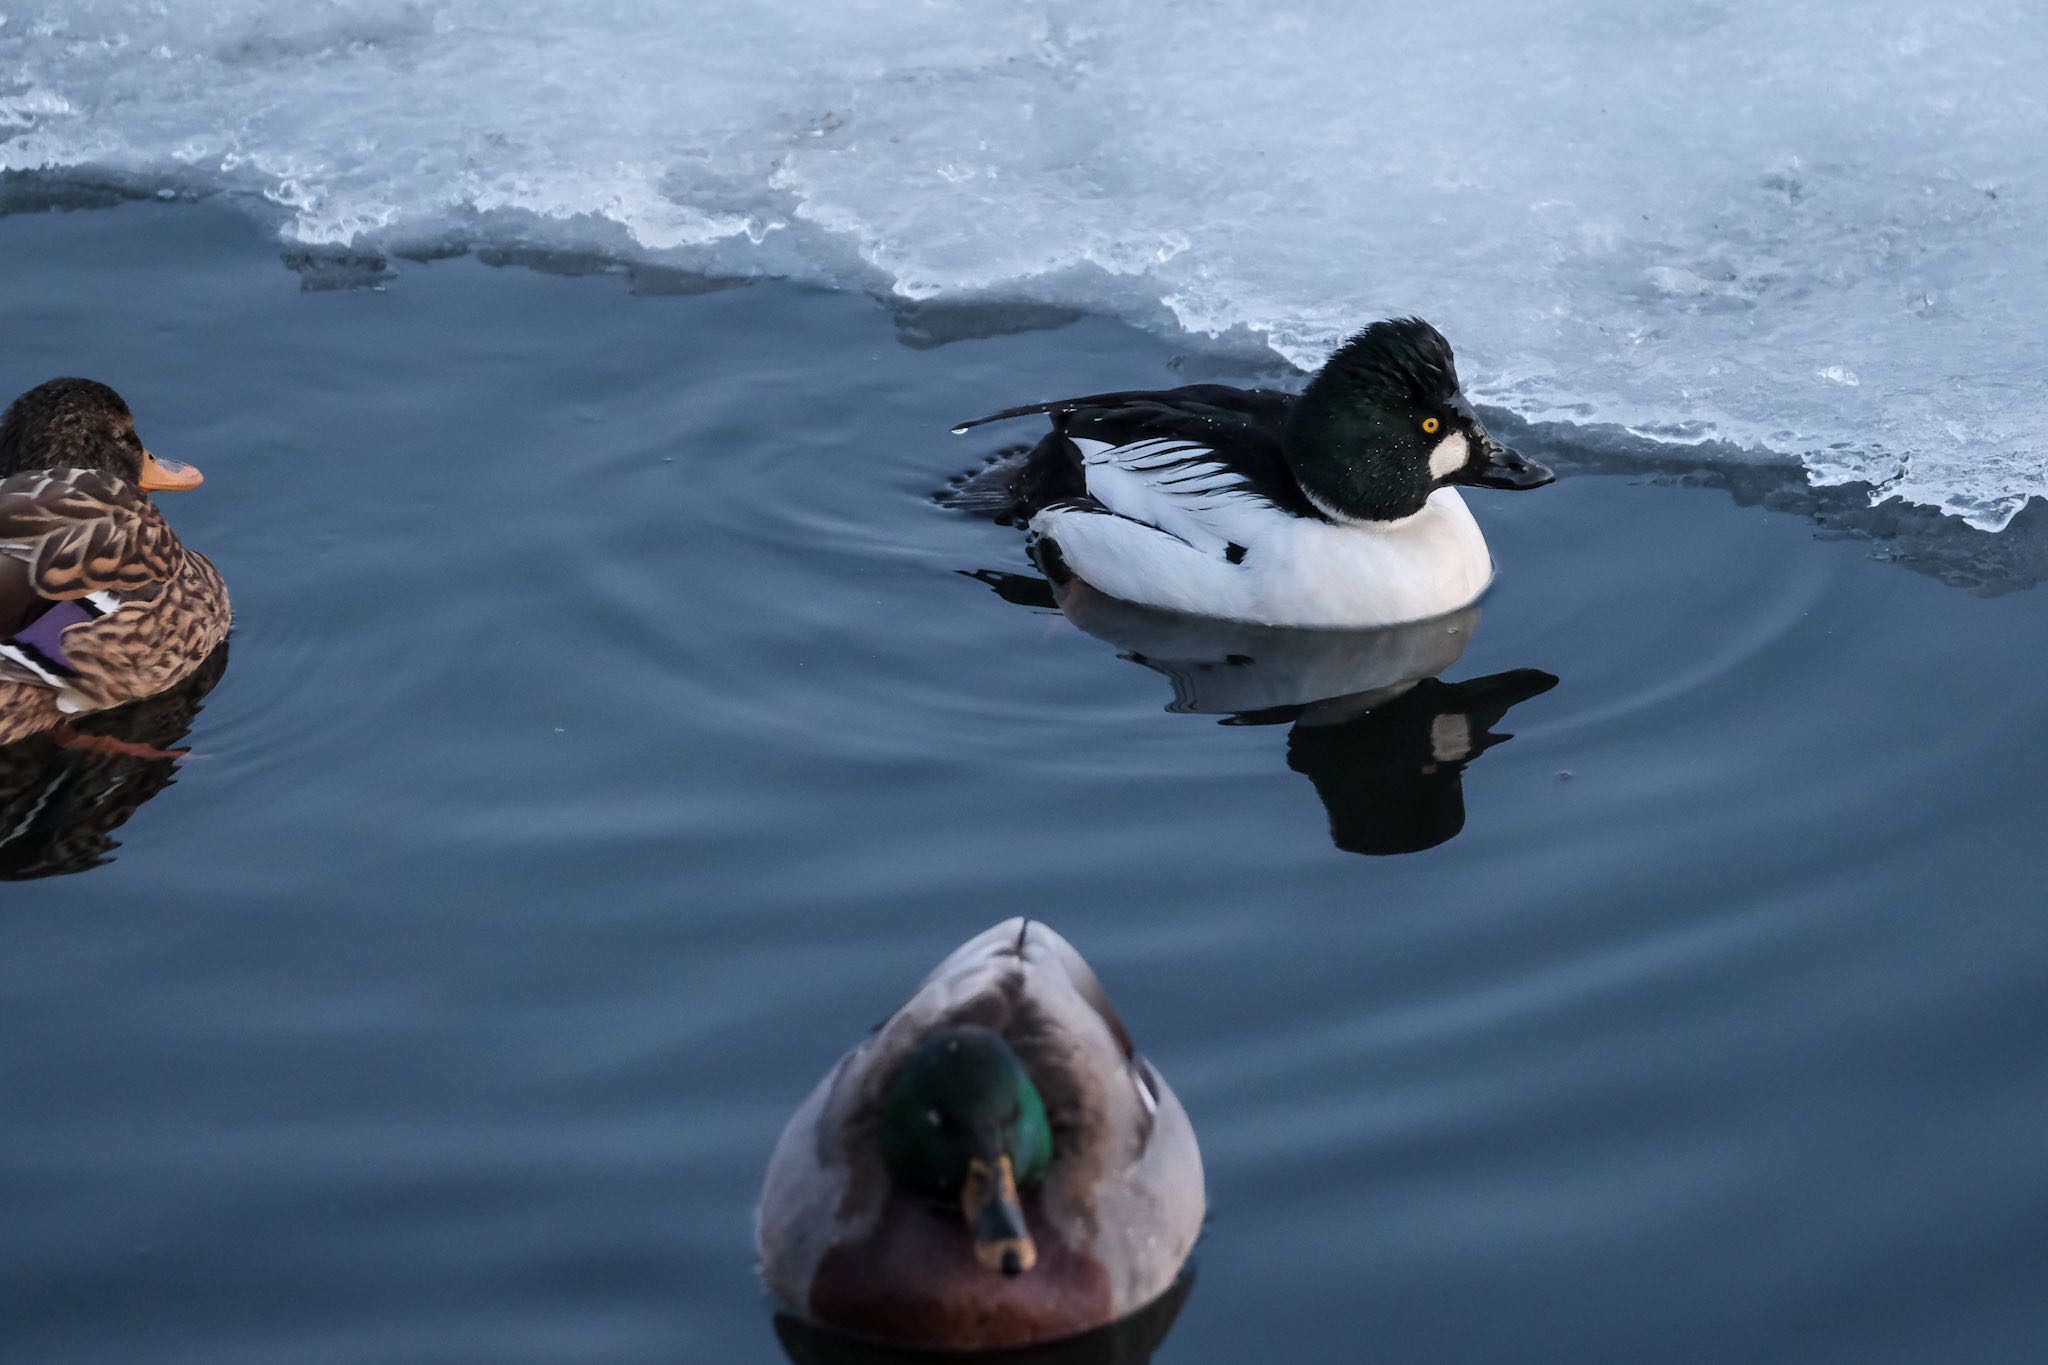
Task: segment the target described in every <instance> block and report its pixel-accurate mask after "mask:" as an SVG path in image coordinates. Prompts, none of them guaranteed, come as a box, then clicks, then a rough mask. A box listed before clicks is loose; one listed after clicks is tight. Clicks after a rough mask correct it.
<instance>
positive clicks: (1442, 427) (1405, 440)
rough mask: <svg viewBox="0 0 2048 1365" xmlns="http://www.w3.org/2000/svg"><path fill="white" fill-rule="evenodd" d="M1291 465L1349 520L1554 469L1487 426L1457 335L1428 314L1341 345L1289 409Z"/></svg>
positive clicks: (1530, 484)
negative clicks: (1461, 371) (1456, 349)
mask: <svg viewBox="0 0 2048 1365" xmlns="http://www.w3.org/2000/svg"><path fill="white" fill-rule="evenodd" d="M1283 445H1284V448H1285V450H1286V453H1287V463H1288V466H1289V467H1290V468H1291V469H1292V470H1293V472H1294V478H1295V481H1296V482H1297V483H1299V484H1300V485H1301V488H1302V491H1303V492H1305V493H1307V494H1308V496H1309V498H1310V500H1311V501H1313V502H1314V503H1315V504H1316V506H1317V507H1319V508H1320V509H1322V511H1323V512H1325V513H1327V514H1328V515H1331V516H1334V517H1336V518H1338V519H1340V520H1346V521H1393V520H1396V519H1398V518H1401V517H1406V516H1413V515H1414V514H1415V513H1417V512H1420V511H1421V510H1422V505H1423V503H1424V502H1426V501H1428V499H1429V495H1430V494H1431V493H1433V492H1435V491H1436V490H1437V489H1439V488H1442V487H1445V486H1446V485H1449V484H1460V483H1462V484H1470V485H1472V486H1474V487H1478V488H1541V487H1542V486H1543V485H1544V484H1546V483H1549V482H1550V481H1551V479H1552V478H1554V477H1555V475H1553V474H1552V473H1551V472H1550V471H1549V470H1548V469H1545V468H1544V467H1543V466H1542V465H1540V464H1537V463H1536V462H1534V461H1533V460H1527V459H1524V458H1523V457H1522V456H1520V455H1517V454H1516V453H1515V452H1514V451H1512V450H1509V449H1508V448H1507V447H1506V446H1503V445H1502V444H1500V442H1498V441H1496V440H1494V439H1493V437H1491V436H1489V435H1487V434H1486V428H1485V427H1484V426H1482V425H1480V421H1479V415H1478V414H1477V413H1475V412H1473V411H1472V404H1471V403H1470V402H1468V401H1467V400H1466V398H1465V393H1464V390H1462V389H1460V388H1459V387H1458V369H1457V365H1456V364H1455V362H1454V361H1453V360H1452V357H1451V345H1450V343H1449V342H1447V341H1445V340H1444V339H1443V334H1442V333H1440V332H1438V331H1437V330H1436V328H1434V327H1432V326H1430V325H1429V324H1428V323H1426V322H1424V321H1423V320H1422V319H1421V318H1394V319H1392V320H1390V321H1386V322H1375V323H1373V324H1372V325H1371V326H1370V327H1368V328H1366V329H1365V330H1364V331H1362V332H1360V333H1358V335H1356V336H1354V337H1352V338H1351V339H1350V340H1349V341H1347V342H1345V343H1344V344H1343V345H1342V346H1340V347H1338V348H1337V351H1336V354H1334V355H1332V356H1331V357H1330V359H1329V361H1328V362H1327V363H1326V364H1324V366H1323V368H1322V371H1321V372H1320V373H1319V374H1317V375H1316V377H1315V378H1314V379H1312V380H1310V381H1309V385H1308V387H1307V388H1306V389H1304V390H1303V391H1302V394H1301V397H1300V398H1298V399H1296V400H1295V403H1294V410H1293V412H1292V413H1290V414H1289V416H1288V419H1287V430H1286V433H1285V435H1284V437H1283Z"/></svg>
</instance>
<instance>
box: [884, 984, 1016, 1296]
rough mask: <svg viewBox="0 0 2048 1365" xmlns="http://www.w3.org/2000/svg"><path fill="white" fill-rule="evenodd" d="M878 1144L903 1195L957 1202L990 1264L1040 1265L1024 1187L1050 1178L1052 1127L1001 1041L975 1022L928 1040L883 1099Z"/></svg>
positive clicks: (1011, 1267)
mask: <svg viewBox="0 0 2048 1365" xmlns="http://www.w3.org/2000/svg"><path fill="white" fill-rule="evenodd" d="M876 1138H877V1141H878V1143H879V1145H880V1147H881V1150H882V1163H883V1164H884V1165H885V1166H886V1167H888V1170H889V1176H890V1178H891V1179H892V1180H894V1181H895V1182H896V1184H897V1186H898V1187H899V1188H901V1189H902V1190H904V1191H905V1192H907V1193H910V1194H913V1195H918V1196H921V1197H923V1198H926V1199H930V1200H933V1201H935V1202H939V1203H956V1202H957V1203H958V1205H959V1207H960V1213H961V1216H962V1217H963V1218H964V1219H965V1220H966V1223H967V1232H968V1235H969V1236H970V1237H971V1238H972V1239H973V1241H974V1255H975V1258H976V1259H977V1260H979V1261H980V1262H981V1264H982V1265H984V1266H986V1267H988V1268H989V1269H990V1270H1000V1271H1001V1272H1002V1273H1003V1274H1005V1275H1021V1274H1023V1273H1024V1272H1025V1271H1027V1270H1029V1269H1031V1267H1032V1266H1033V1265H1035V1264H1036V1263H1037V1261H1038V1249H1037V1247H1036V1246H1035V1245H1034V1244H1033V1242H1032V1240H1031V1232H1030V1229H1029V1228H1028V1227H1027V1226H1026V1225H1025V1222H1024V1210H1023V1206H1022V1204H1021V1203H1020V1202H1019V1200H1018V1195H1017V1189H1018V1187H1019V1186H1020V1185H1021V1186H1024V1187H1025V1188H1029V1187H1031V1186H1033V1185H1036V1184H1037V1183H1038V1182H1039V1181H1041V1180H1043V1179H1044V1178H1045V1172H1046V1168H1047V1167H1048V1166H1049V1165H1051V1164H1052V1125H1051V1123H1050V1122H1048V1121H1047V1119H1046V1115H1045V1100H1044V1099H1043V1098H1042V1097H1041V1096H1040V1095H1039V1093H1038V1087H1037V1086H1036V1085H1034V1084H1032V1081H1031V1075H1030V1073H1029V1072H1027V1071H1025V1069H1024V1064H1023V1063H1022V1062H1020V1061H1018V1060H1017V1054H1016V1053H1014V1052H1012V1051H1011V1050H1010V1045H1009V1044H1008V1043H1006V1042H1004V1041H1003V1039H1002V1035H1000V1034H998V1033H997V1032H995V1030H993V1029H989V1028H984V1027H982V1026H980V1025H978V1024H968V1025H961V1026H958V1027H954V1028H947V1029H941V1030H939V1031H938V1032H936V1033H934V1034H933V1035H932V1036H931V1037H929V1038H927V1039H925V1041H924V1042H923V1043H922V1044H920V1045H919V1047H918V1049H917V1051H915V1052H913V1053H911V1054H910V1056H909V1058H908V1059H907V1060H906V1061H905V1062H904V1063H903V1069H902V1070H901V1071H899V1072H898V1073H897V1075H896V1079H895V1081H894V1082H893V1083H892V1084H891V1085H890V1087H889V1092H888V1094H887V1096H886V1097H885V1098H884V1099H883V1101H882V1109H881V1116H880V1124H879V1126H878V1127H877V1130H876Z"/></svg>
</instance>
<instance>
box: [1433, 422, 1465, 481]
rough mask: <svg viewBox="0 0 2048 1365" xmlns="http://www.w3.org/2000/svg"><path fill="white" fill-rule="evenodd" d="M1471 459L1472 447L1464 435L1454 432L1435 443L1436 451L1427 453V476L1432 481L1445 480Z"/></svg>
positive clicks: (1460, 432)
mask: <svg viewBox="0 0 2048 1365" xmlns="http://www.w3.org/2000/svg"><path fill="white" fill-rule="evenodd" d="M1471 458H1472V446H1471V443H1470V442H1469V441H1467V440H1466V439H1465V433H1464V432H1462V431H1454V432H1452V433H1451V434H1450V435H1448V436H1446V437H1444V438H1443V439H1442V440H1441V441H1438V442H1437V443H1436V449H1434V450H1432V451H1430V452H1429V476H1430V477H1431V478H1433V479H1447V478H1449V477H1450V476H1451V475H1453V474H1455V473H1457V472H1458V471H1459V470H1461V469H1463V468H1464V467H1465V463H1466V461H1468V460H1470V459H1471Z"/></svg>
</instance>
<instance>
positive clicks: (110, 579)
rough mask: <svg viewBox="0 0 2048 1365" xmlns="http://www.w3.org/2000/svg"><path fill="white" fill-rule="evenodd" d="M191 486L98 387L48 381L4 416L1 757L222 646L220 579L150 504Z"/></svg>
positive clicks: (184, 670) (151, 689) (157, 684)
mask: <svg viewBox="0 0 2048 1365" xmlns="http://www.w3.org/2000/svg"><path fill="white" fill-rule="evenodd" d="M199 481H200V478H199V472H198V471H197V470H196V469H193V468H191V467H190V466H187V465H181V464H177V463H175V462H173V461H168V460H160V459H158V458H156V457H155V456H153V455H151V454H150V453H149V451H148V450H146V449H145V448H144V447H143V445H142V442H141V441H140V440H139V439H138V438H137V437H136V434H135V424H134V420H133V418H132V416H131V415H130V414H129V411H128V406H127V404H126V403H124V402H122V401H121V397H120V395H118V394H116V393H115V392H114V391H113V390H112V389H110V388H108V387H107V386H106V385H104V384H97V383H94V382H92V381H90V380H83V379H59V380H52V381H50V382H49V383H47V384H43V385H40V386H38V387H37V388H34V389H31V390H29V391H28V392H27V393H25V394H23V395H22V396H21V397H20V398H18V399H16V400H15V401H14V403H13V404H12V405H11V406H10V407H9V408H8V409H7V411H6V413H5V414H4V415H0V743H11V742H12V741H14V740H17V739H22V738H25V737H26V736H29V735H33V734H38V733H41V732H42V731H45V730H50V729H53V728H54V727H57V726H58V725H60V724H61V723H62V722H63V721H64V719H65V718H66V717H67V716H72V715H77V714H80V713H84V712H90V711H102V710H107V709H109V708H112V707H116V706H121V705H123V704H125V703H127V702H131V701H137V700H140V699H141V698H144V697H150V696H154V695H156V694H157V693H160V692H162V691H164V690H166V689H167V688H170V687H173V686H175V685H177V684H178V683H179V682H180V681H182V680H183V679H184V678H185V677H187V676H188V675H189V674H191V673H192V672H193V671H194V670H195V669H197V668H198V667H199V666H200V664H202V663H203V662H204V661H205V660H206V659H207V657H208V656H209V655H211V654H212V653H213V651H214V649H215V647H216V646H218V645H219V644H220V642H221V641H222V640H223V639H224V638H225V637H226V635H227V632H228V627H229V624H230V623H231V620H232V613H231V610H230V607H229V604H228V595H227V588H226V585H225V584H223V583H222V581H221V577H220V574H219V573H218V572H217V571H216V570H215V569H214V567H213V564H212V563H211V562H210V561H209V560H208V559H207V558H206V557H205V556H204V555H201V554H198V553H197V552H195V551H191V550H188V549H186V547H185V546H184V544H183V543H182V542H181V541H179V539H178V537H177V535H176V533H175V532H173V531H172V530H171V528H170V525H169V523H167V522H166V521H165V520H164V518H163V516H162V514H161V513H160V512H158V511H157V509H156V506H155V504H154V503H152V502H151V501H150V497H149V494H150V492H152V491H154V490H162V489H174V488H191V487H196V486H197V485H198V483H199Z"/></svg>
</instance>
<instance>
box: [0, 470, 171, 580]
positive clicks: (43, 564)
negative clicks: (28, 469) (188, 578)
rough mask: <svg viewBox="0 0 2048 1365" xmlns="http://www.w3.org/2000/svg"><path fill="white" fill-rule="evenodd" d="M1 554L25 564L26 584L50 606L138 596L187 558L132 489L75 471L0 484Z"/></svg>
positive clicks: (123, 483) (28, 476)
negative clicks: (104, 596)
mask: <svg viewBox="0 0 2048 1365" xmlns="http://www.w3.org/2000/svg"><path fill="white" fill-rule="evenodd" d="M0 554H4V555H6V556H7V557H9V558H11V559H15V560H19V561H21V562H22V563H23V564H25V565H27V567H28V577H27V585H28V587H29V588H31V589H32V590H33V591H34V592H35V593H36V594H37V595H38V596H40V597H43V598H46V599H49V600H52V601H65V600H68V599H71V598H76V597H87V596H90V595H91V594H93V593H102V592H111V593H122V594H125V593H133V592H141V591H144V590H145V589H148V588H149V587H151V586H153V585H155V584H159V583H163V582H166V581H168V580H169V579H170V577H171V576H172V575H173V574H175V573H176V572H177V570H178V567H179V565H180V563H181V562H182V561H183V560H184V557H185V551H184V547H183V546H182V545H180V544H179V542H178V537H177V536H176V535H175V534H174V533H173V532H172V531H171V528H170V526H169V525H168V524H167V523H166V522H165V521H164V519H163V517H162V516H161V515H159V514H158V512H157V510H156V508H155V507H153V506H151V505H150V503H149V500H148V499H147V498H145V497H144V496H143V495H142V492H141V490H139V489H138V488H136V487H135V485H133V484H131V483H128V482H126V481H125V480H121V479H116V478H112V477H110V476H108V475H105V474H99V473H95V472H93V471H90V470H79V469H60V470H53V471H48V472H44V473H38V474H17V475H15V476H14V477H13V478H10V479H7V480H5V481H0Z"/></svg>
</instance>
